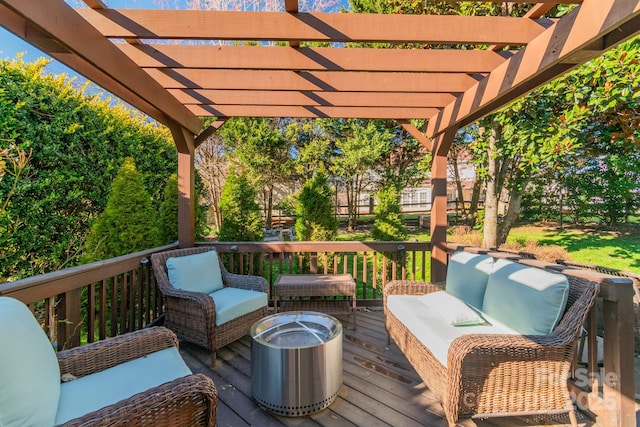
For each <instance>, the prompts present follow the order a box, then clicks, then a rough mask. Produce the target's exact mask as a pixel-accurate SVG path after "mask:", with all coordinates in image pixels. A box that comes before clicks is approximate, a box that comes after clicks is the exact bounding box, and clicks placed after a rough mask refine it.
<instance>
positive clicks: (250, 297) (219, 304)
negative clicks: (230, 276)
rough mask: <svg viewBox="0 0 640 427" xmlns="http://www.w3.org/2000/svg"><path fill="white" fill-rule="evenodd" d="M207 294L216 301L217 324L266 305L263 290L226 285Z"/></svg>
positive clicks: (265, 295)
mask: <svg viewBox="0 0 640 427" xmlns="http://www.w3.org/2000/svg"><path fill="white" fill-rule="evenodd" d="M209 295H210V296H211V298H213V301H215V303H216V325H218V326H220V325H222V324H224V323H227V322H228V321H230V320H233V319H237V318H238V317H240V316H244V315H245V314H249V313H251V312H252V311H255V310H258V309H260V308H262V307H266V305H267V304H268V299H267V294H266V293H265V292H258V291H251V290H247V289H238V288H232V287H226V288H223V289H220V290H219V291H216V292H213V293H211V294H209Z"/></svg>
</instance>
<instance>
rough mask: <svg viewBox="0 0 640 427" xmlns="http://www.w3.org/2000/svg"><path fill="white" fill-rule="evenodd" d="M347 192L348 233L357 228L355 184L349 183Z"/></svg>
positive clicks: (346, 186) (346, 188) (346, 187)
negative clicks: (354, 198)
mask: <svg viewBox="0 0 640 427" xmlns="http://www.w3.org/2000/svg"><path fill="white" fill-rule="evenodd" d="M345 190H346V193H347V231H353V230H354V228H355V209H354V206H355V203H354V200H353V197H354V191H353V183H352V182H347V183H346V185H345Z"/></svg>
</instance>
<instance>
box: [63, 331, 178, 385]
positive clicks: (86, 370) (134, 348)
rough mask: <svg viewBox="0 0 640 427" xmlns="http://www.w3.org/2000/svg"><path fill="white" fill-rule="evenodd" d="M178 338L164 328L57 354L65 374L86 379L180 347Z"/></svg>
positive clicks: (119, 337) (126, 335)
mask: <svg viewBox="0 0 640 427" xmlns="http://www.w3.org/2000/svg"><path fill="white" fill-rule="evenodd" d="M177 346H178V340H177V338H176V335H175V334H174V333H173V332H171V331H170V330H169V329H167V328H164V327H154V328H148V329H141V330H139V331H135V332H129V333H126V334H122V335H118V336H116V337H113V338H108V339H106V340H102V341H98V342H94V343H91V344H87V345H83V346H80V347H75V348H72V349H69V350H63V351H60V352H58V354H57V356H58V364H59V365H60V372H61V373H62V374H72V375H74V376H76V377H83V376H85V375H89V374H92V373H95V372H100V371H103V370H105V369H108V368H111V367H113V366H116V365H119V364H121V363H124V362H127V361H129V360H133V359H137V358H139V357H143V356H146V355H148V354H151V353H154V352H156V351H160V350H164V349H165V348H169V347H177Z"/></svg>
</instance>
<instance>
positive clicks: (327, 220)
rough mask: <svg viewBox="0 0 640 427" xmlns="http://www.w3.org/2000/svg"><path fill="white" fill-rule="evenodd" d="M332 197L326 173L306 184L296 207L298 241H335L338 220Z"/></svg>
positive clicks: (315, 176) (317, 175)
mask: <svg viewBox="0 0 640 427" xmlns="http://www.w3.org/2000/svg"><path fill="white" fill-rule="evenodd" d="M332 197H333V191H332V190H331V187H329V181H328V179H327V175H326V174H325V173H323V172H318V173H316V174H315V175H314V177H313V178H311V179H309V180H307V181H306V182H305V184H304V186H303V187H302V190H301V191H300V195H299V196H298V204H297V206H296V236H297V239H298V240H315V241H324V240H335V238H336V235H337V233H338V220H337V219H336V217H335V215H334V212H333V203H332Z"/></svg>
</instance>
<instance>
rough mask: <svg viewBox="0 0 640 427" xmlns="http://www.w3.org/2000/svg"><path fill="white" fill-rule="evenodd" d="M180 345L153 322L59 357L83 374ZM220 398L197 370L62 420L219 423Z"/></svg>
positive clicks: (75, 425) (71, 425) (63, 365)
mask: <svg viewBox="0 0 640 427" xmlns="http://www.w3.org/2000/svg"><path fill="white" fill-rule="evenodd" d="M177 345H178V341H177V339H176V336H175V334H174V333H173V332H171V331H170V330H168V329H166V328H163V327H155V328H148V329H142V330H140V331H136V332H131V333H128V334H123V335H119V336H117V337H114V338H109V339H106V340H103V341H99V342H95V343H92V344H87V345H84V346H81V347H76V348H73V349H71V350H65V351H61V352H59V353H58V361H59V364H60V371H61V372H62V373H63V374H64V373H70V374H72V375H74V376H76V377H82V376H85V375H89V374H92V373H95V372H100V371H102V370H104V369H107V368H109V367H112V366H115V365H118V364H120V363H123V362H126V361H128V360H133V359H137V358H139V357H144V356H146V355H148V354H150V353H153V352H155V351H158V350H162V349H165V348H169V347H171V346H177ZM123 387H126V385H123ZM217 404H218V394H217V391H216V388H215V386H214V384H213V381H211V379H210V378H209V377H207V376H205V375H202V374H196V375H189V376H186V377H182V378H178V379H175V380H173V381H170V382H168V383H165V384H162V385H160V386H158V387H154V388H152V389H149V390H147V391H145V392H143V393H138V394H136V395H134V396H132V397H130V398H129V399H125V400H121V401H120V402H118V403H115V404H113V405H110V406H107V407H105V408H102V409H100V410H99V411H95V412H91V413H88V414H86V415H84V416H83V417H81V418H76V419H74V420H71V421H69V422H67V423H65V424H63V425H64V426H66V427H79V426H87V427H88V426H115V425H118V426H151V425H153V426H161V425H166V426H169V425H170V426H215V425H216V409H217Z"/></svg>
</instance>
